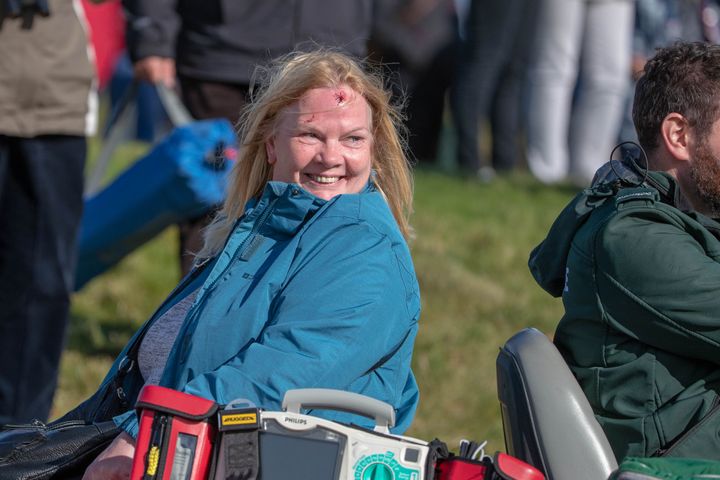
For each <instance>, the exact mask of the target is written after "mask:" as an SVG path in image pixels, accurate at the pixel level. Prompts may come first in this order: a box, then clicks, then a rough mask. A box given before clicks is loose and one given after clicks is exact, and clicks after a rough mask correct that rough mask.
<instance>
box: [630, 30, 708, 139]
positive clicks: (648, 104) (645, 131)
mask: <svg viewBox="0 0 720 480" xmlns="http://www.w3.org/2000/svg"><path fill="white" fill-rule="evenodd" d="M719 106H720V45H714V44H709V43H702V42H677V43H675V44H673V45H671V46H669V47H665V48H662V49H660V50H658V52H657V53H656V54H655V56H654V57H653V58H651V59H650V60H648V62H647V63H646V64H645V69H644V71H643V75H642V76H641V77H640V79H639V80H638V82H637V85H636V87H635V100H634V102H633V112H632V115H633V122H634V123H635V129H636V130H637V134H638V140H639V141H640V145H642V147H643V148H644V149H645V150H647V151H648V152H650V151H653V150H655V149H656V148H657V146H658V137H659V135H660V126H661V125H662V121H663V119H665V117H666V116H667V115H668V114H670V113H673V112H676V113H679V114H680V115H682V116H684V117H685V118H686V119H687V120H688V123H689V125H690V126H691V127H692V128H693V129H694V131H695V132H696V133H697V135H698V136H700V137H704V136H706V135H707V134H708V133H709V132H710V128H711V127H712V125H713V123H714V122H715V120H716V119H717V118H718V107H719Z"/></svg>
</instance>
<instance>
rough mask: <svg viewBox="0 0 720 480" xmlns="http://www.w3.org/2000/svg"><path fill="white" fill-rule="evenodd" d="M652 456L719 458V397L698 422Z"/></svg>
mask: <svg viewBox="0 0 720 480" xmlns="http://www.w3.org/2000/svg"><path fill="white" fill-rule="evenodd" d="M653 456H657V457H685V458H706V459H714V460H720V397H715V401H714V402H713V406H712V408H711V409H710V411H709V412H708V413H707V414H706V415H705V416H704V417H703V418H702V419H701V420H700V421H699V422H698V423H696V424H695V425H693V426H692V427H691V428H690V429H689V430H688V431H686V432H685V433H683V434H682V435H680V437H678V438H677V439H676V440H674V441H673V442H672V443H670V445H669V446H667V447H666V448H661V449H660V450H658V451H657V452H655V454H654V455H653Z"/></svg>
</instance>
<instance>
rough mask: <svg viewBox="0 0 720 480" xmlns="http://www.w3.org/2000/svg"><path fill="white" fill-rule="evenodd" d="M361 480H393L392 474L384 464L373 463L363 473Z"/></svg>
mask: <svg viewBox="0 0 720 480" xmlns="http://www.w3.org/2000/svg"><path fill="white" fill-rule="evenodd" d="M362 480H393V473H392V470H391V469H390V467H388V466H387V465H385V464H384V463H373V464H372V465H370V466H369V467H367V468H366V469H365V470H364V471H363V475H362Z"/></svg>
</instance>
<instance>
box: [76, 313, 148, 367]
mask: <svg viewBox="0 0 720 480" xmlns="http://www.w3.org/2000/svg"><path fill="white" fill-rule="evenodd" d="M135 331H136V327H135V326H134V325H133V322H132V320H130V319H127V318H115V319H113V320H112V321H111V322H110V321H98V320H96V319H91V318H88V317H86V316H83V315H78V314H72V315H71V317H70V325H69V328H68V336H67V341H66V347H65V348H66V349H67V350H74V351H76V352H78V353H81V354H83V355H89V356H95V355H110V356H112V357H115V356H117V355H118V354H119V353H120V351H121V350H122V349H123V347H124V346H125V344H126V343H127V341H128V340H129V339H130V337H131V336H132V335H133V334H134V333H135Z"/></svg>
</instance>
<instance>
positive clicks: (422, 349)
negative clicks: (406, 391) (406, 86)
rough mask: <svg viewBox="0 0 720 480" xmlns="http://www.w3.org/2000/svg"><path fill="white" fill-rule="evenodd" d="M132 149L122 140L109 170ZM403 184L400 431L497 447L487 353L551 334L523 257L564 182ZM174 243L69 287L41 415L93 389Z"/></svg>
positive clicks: (423, 178)
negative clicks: (408, 218) (408, 327)
mask: <svg viewBox="0 0 720 480" xmlns="http://www.w3.org/2000/svg"><path fill="white" fill-rule="evenodd" d="M141 148H142V147H141V146H137V145H131V146H129V147H126V148H124V149H123V151H122V152H121V156H120V157H121V158H120V159H119V160H115V161H114V164H113V167H114V172H116V171H118V170H119V169H121V168H122V167H123V166H124V165H126V164H127V161H128V160H122V159H123V158H125V159H129V158H135V157H136V156H137V155H138V154H139V152H140V151H141ZM415 188H416V196H415V214H414V217H413V224H414V226H415V230H416V235H417V237H416V240H415V241H414V242H413V244H412V252H413V258H414V261H415V268H416V271H417V275H418V278H419V280H420V287H421V294H422V302H423V313H422V317H421V321H420V324H421V327H420V332H419V334H418V338H417V342H416V347H415V357H414V371H415V374H416V376H417V380H418V383H419V385H420V393H421V401H420V407H419V411H418V414H417V417H416V420H415V422H414V424H413V426H412V428H411V429H410V431H409V432H408V434H409V435H412V436H415V437H419V438H423V439H426V440H431V439H432V438H434V437H438V438H441V439H443V440H445V441H447V442H448V443H449V444H450V445H451V446H456V445H457V442H458V441H459V439H460V438H473V439H476V440H483V439H488V440H489V447H488V448H489V449H490V450H492V451H494V450H501V449H503V448H504V445H503V441H502V427H501V423H500V413H499V406H498V401H497V395H496V391H495V358H496V356H497V352H498V348H499V347H500V346H501V345H502V344H503V343H504V341H505V340H506V339H507V338H509V337H510V336H511V335H512V334H513V333H515V332H516V331H518V330H519V329H521V328H523V327H526V326H535V327H537V328H539V329H541V330H542V331H544V332H546V333H548V334H552V332H553V330H554V327H555V324H556V323H557V320H558V319H559V318H560V315H561V312H562V305H561V304H560V302H559V301H558V300H556V299H553V298H551V297H550V296H549V295H547V294H546V293H545V292H543V291H542V290H541V289H540V288H539V287H538V286H537V285H536V284H535V283H534V281H533V280H532V278H531V276H530V274H529V272H528V269H527V257H528V253H529V252H530V250H531V249H532V247H533V246H535V245H536V244H537V243H538V242H539V241H540V240H542V238H543V237H544V235H545V233H546V232H547V229H548V227H549V226H550V224H551V223H552V221H553V219H554V218H555V216H556V215H557V213H558V212H559V211H560V209H561V208H562V207H563V206H564V204H565V203H566V202H567V201H568V200H569V198H570V197H571V196H572V194H573V193H574V192H573V191H572V189H567V188H559V187H553V188H551V187H544V186H542V185H540V184H538V183H537V182H535V181H534V180H532V179H531V178H530V177H529V176H528V175H527V174H523V173H519V174H514V175H512V176H509V177H501V178H498V179H496V180H495V181H494V182H492V183H489V184H486V183H480V182H477V181H472V180H468V179H463V178H460V177H456V176H453V175H449V174H447V173H443V172H441V171H438V170H431V169H422V168H420V169H418V170H417V171H416V176H415ZM177 248H178V247H177V239H176V232H175V230H174V228H170V229H168V230H167V231H165V232H164V233H163V234H162V235H160V236H159V237H157V238H156V239H154V240H153V241H152V242H150V243H148V244H146V245H145V246H143V248H141V249H139V250H138V251H136V252H134V253H133V254H132V255H130V256H129V257H128V258H126V259H125V260H124V261H123V262H121V263H120V264H119V265H118V266H117V267H115V268H114V269H112V270H111V271H110V272H108V273H106V274H105V275H103V276H101V277H98V278H97V279H95V280H93V281H92V282H90V283H89V284H88V285H87V286H86V287H85V288H84V289H83V290H82V291H81V292H79V293H77V294H75V296H74V297H73V303H72V312H71V313H72V315H71V325H70V331H69V336H68V340H67V348H66V351H65V353H64V356H63V359H62V365H61V378H60V386H59V390H58V394H57V396H56V400H55V405H54V407H53V415H55V416H57V415H59V414H60V413H62V412H64V411H66V410H68V409H69V408H71V407H72V406H74V405H75V404H76V403H78V401H80V400H82V399H83V398H85V397H86V396H87V395H89V394H90V393H92V392H93V391H94V389H95V388H96V387H97V385H98V383H99V382H100V380H101V379H102V376H103V375H104V373H105V371H106V370H107V368H108V367H109V366H110V364H111V362H112V359H113V358H114V356H115V355H116V354H117V353H118V352H119V350H120V348H121V347H122V346H123V345H124V343H125V341H126V340H127V338H128V337H129V335H130V334H131V333H132V332H133V331H134V329H135V328H137V327H138V326H139V325H140V324H141V323H142V322H143V321H144V320H145V319H146V318H147V317H148V316H149V315H150V314H151V313H152V311H153V310H154V308H155V307H156V306H157V305H158V304H159V303H160V302H161V301H162V299H163V298H164V296H165V295H166V294H167V293H168V292H169V290H170V289H171V288H172V287H173V286H174V284H175V283H176V281H177V279H178V275H179V273H178V265H177Z"/></svg>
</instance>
